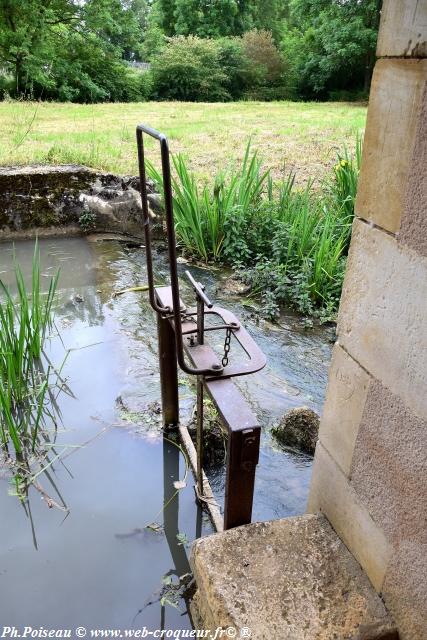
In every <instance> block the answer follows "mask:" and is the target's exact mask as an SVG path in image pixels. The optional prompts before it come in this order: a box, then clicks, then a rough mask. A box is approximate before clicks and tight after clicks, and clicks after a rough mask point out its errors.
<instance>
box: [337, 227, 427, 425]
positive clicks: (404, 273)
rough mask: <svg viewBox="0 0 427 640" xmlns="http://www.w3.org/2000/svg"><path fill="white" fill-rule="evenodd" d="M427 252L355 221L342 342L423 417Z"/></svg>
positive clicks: (340, 317)
mask: <svg viewBox="0 0 427 640" xmlns="http://www.w3.org/2000/svg"><path fill="white" fill-rule="evenodd" d="M426 300H427V258H424V257H422V256H420V255H419V254H418V253H416V252H415V251H412V250H411V249H409V248H407V247H405V246H403V245H402V244H399V243H398V242H397V241H396V239H395V238H393V237H392V236H390V235H389V234H387V233H384V232H383V231H381V230H379V229H375V228H372V227H371V226H370V225H369V224H366V223H364V222H362V221H360V220H356V221H355V222H354V226H353V238H352V244H351V248H350V252H349V258H348V264H347V271H346V276H345V279H344V287H343V293H342V296H341V304H340V311H339V314H338V327H337V331H338V336H339V342H340V344H341V345H342V346H343V347H344V348H345V350H346V351H347V352H348V353H350V354H351V356H352V357H353V358H354V359H355V360H356V361H357V362H358V363H360V365H361V366H362V367H364V368H365V369H366V370H367V371H369V373H370V374H371V375H372V376H374V377H375V378H377V380H381V381H382V383H383V384H384V385H385V386H386V387H388V388H389V389H390V391H391V392H392V393H394V394H395V395H398V396H400V397H401V399H402V401H403V403H404V404H405V405H406V406H407V407H410V408H411V410H412V411H413V412H414V413H415V414H417V415H419V416H420V417H422V418H425V417H427V393H426V388H427V359H426V353H427V323H426V318H425V314H426Z"/></svg>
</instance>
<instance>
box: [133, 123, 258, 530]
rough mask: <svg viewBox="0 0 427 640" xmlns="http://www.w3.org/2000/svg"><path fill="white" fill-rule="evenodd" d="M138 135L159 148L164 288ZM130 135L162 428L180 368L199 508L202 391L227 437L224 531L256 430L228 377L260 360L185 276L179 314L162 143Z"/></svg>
mask: <svg viewBox="0 0 427 640" xmlns="http://www.w3.org/2000/svg"><path fill="white" fill-rule="evenodd" d="M144 134H146V135H148V136H151V137H152V138H155V139H156V140H157V141H158V142H159V143H160V152H161V162H162V174H163V195H164V208H165V218H166V229H167V239H168V256H169V272H170V273H169V275H170V286H162V287H155V285H154V274H153V260H152V246H151V220H150V215H149V208H148V200H147V186H146V170H145V154H144ZM136 138H137V145H138V162H139V175H140V184H141V199H142V210H143V220H144V233H145V245H146V260H147V277H148V286H149V297H150V304H151V306H152V308H153V309H154V311H155V312H156V314H157V327H158V341H159V363H160V383H161V394H162V410H163V423H164V426H165V428H166V429H168V428H174V427H176V426H177V425H178V423H179V398H178V369H177V365H179V367H180V368H181V369H182V371H184V372H185V373H187V374H189V375H192V376H196V378H197V447H196V449H197V493H198V497H199V499H200V501H201V502H202V503H203V497H204V496H203V464H202V461H203V396H204V392H206V393H207V394H208V395H209V396H210V398H211V399H212V401H213V403H214V405H215V407H216V408H217V410H218V413H219V416H220V418H221V420H222V423H223V425H224V427H225V428H226V431H227V434H228V441H227V472H226V490H225V504H224V529H230V528H232V527H236V526H239V525H242V524H247V523H249V522H250V521H251V516H252V502H253V493H254V484H255V470H256V465H257V463H258V458H259V444H260V431H261V429H260V426H259V424H258V423H257V419H256V417H255V415H254V414H253V412H252V411H251V409H250V407H249V406H248V404H247V402H246V400H245V399H244V398H243V396H242V394H241V392H240V391H239V389H238V388H237V387H236V386H235V384H234V383H233V380H232V378H234V377H236V376H244V375H249V374H251V373H255V372H256V371H259V370H260V369H262V368H263V367H264V366H265V364H266V359H265V356H264V354H263V353H262V351H261V350H260V349H259V347H258V346H257V345H256V344H255V342H254V340H253V339H252V338H251V336H250V335H249V334H248V332H247V331H246V330H245V328H244V327H243V326H242V325H241V324H240V322H239V321H238V319H237V318H236V317H235V316H234V315H233V314H232V313H231V312H230V311H227V310H226V309H222V308H220V307H217V306H214V305H213V303H212V302H211V301H210V300H209V298H208V296H207V295H206V293H205V290H204V287H203V286H202V285H201V284H200V283H199V282H196V280H195V279H194V278H193V276H192V275H191V274H190V273H189V272H188V271H187V272H186V276H187V278H188V279H189V281H190V283H191V286H192V288H193V291H194V294H195V307H194V308H189V309H187V308H186V307H185V306H184V304H183V302H182V301H181V299H180V293H179V281H178V268H177V259H176V258H177V256H176V239H175V225H174V216H173V193H172V183H171V167H170V156H169V144H168V140H167V138H166V136H164V135H163V134H161V133H159V132H158V131H155V130H154V129H152V128H151V127H148V126H145V125H139V126H138V127H137V130H136ZM208 316H209V317H210V318H209V319H214V320H215V324H213V325H212V324H208V323H206V320H207V319H208ZM217 332H222V334H223V335H224V353H223V355H222V357H218V355H217V354H216V353H215V351H214V350H213V349H212V347H210V346H209V344H208V342H207V338H208V336H210V335H212V334H215V333H217ZM232 338H234V339H235V340H236V341H237V342H238V343H239V344H240V347H241V348H242V350H243V352H244V357H243V359H241V360H240V361H239V362H236V363H232V362H230V360H229V357H230V355H229V352H230V346H231V339H232Z"/></svg>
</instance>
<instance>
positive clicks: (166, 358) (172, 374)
mask: <svg viewBox="0 0 427 640" xmlns="http://www.w3.org/2000/svg"><path fill="white" fill-rule="evenodd" d="M157 335H158V342H159V368H160V388H161V394H162V416H163V427H164V428H165V429H170V428H174V427H176V426H177V425H178V422H179V398H178V367H177V362H176V342H175V332H174V330H173V328H172V326H171V324H170V322H169V321H168V320H166V319H165V318H162V316H161V315H160V314H159V313H158V314H157Z"/></svg>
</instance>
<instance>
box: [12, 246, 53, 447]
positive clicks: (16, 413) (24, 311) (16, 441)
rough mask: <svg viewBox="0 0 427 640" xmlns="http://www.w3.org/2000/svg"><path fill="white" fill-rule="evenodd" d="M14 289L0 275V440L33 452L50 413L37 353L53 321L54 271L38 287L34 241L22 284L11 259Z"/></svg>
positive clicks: (45, 375)
mask: <svg viewBox="0 0 427 640" xmlns="http://www.w3.org/2000/svg"><path fill="white" fill-rule="evenodd" d="M14 271H15V283H16V295H13V294H12V293H11V291H10V289H9V288H8V287H7V286H6V285H5V284H4V282H3V281H2V280H0V443H1V445H2V447H3V449H4V450H6V451H8V450H9V446H10V444H12V446H13V448H14V450H15V454H16V455H17V456H22V455H23V454H24V453H26V452H28V451H31V452H33V453H34V452H35V450H36V443H37V439H38V435H39V430H40V427H41V425H42V424H43V421H44V419H45V417H46V414H47V413H49V411H50V410H49V408H48V405H49V395H50V394H49V376H50V367H47V369H45V366H44V363H43V360H42V354H43V346H44V343H45V340H46V338H47V336H48V332H49V331H50V330H51V328H52V324H53V303H54V298H55V292H56V288H57V284H58V277H59V273H57V274H56V275H55V276H53V277H52V279H51V281H50V283H49V288H48V291H47V292H46V293H43V292H42V287H41V273H40V251H39V248H38V245H37V243H36V246H35V250H34V256H33V262H32V275H31V290H28V289H27V286H26V284H25V281H24V277H23V274H22V271H21V268H20V266H19V265H18V264H16V263H15V267H14Z"/></svg>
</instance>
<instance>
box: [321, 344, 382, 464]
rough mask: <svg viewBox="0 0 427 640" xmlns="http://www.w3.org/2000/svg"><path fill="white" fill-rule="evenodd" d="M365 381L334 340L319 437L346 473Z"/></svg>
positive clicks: (354, 364) (364, 398)
mask: <svg viewBox="0 0 427 640" xmlns="http://www.w3.org/2000/svg"><path fill="white" fill-rule="evenodd" d="M369 382H370V376H369V375H368V374H367V373H366V371H364V370H363V369H362V367H361V366H360V365H359V364H358V363H357V362H355V361H354V360H353V358H351V357H350V356H349V355H348V354H347V353H346V352H345V351H344V350H343V349H342V348H341V347H340V345H339V344H338V343H337V344H336V345H335V347H334V350H333V353H332V362H331V366H330V369H329V380H328V388H327V392H326V400H325V405H324V407H323V413H322V419H321V422H320V430H319V438H320V440H321V441H322V443H323V445H324V446H325V447H326V449H327V450H328V451H329V453H330V454H331V455H332V457H333V458H334V460H335V461H336V463H337V464H338V465H339V467H340V468H341V469H342V471H343V472H344V473H345V474H346V476H348V477H349V476H350V468H351V461H352V457H353V450H354V444H355V442H356V437H357V433H358V431H359V424H360V420H361V418H362V413H363V408H364V406H365V401H366V395H367V392H368V387H369Z"/></svg>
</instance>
